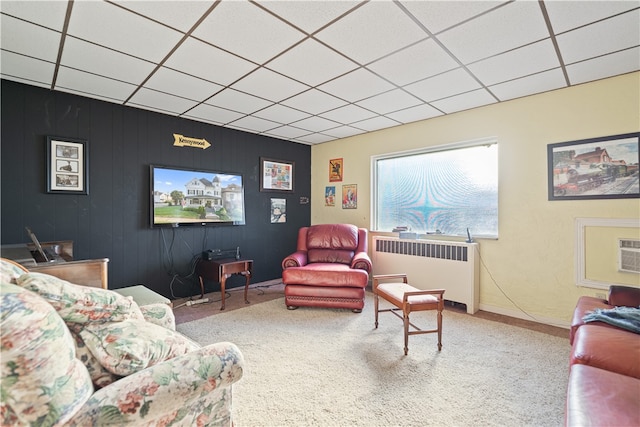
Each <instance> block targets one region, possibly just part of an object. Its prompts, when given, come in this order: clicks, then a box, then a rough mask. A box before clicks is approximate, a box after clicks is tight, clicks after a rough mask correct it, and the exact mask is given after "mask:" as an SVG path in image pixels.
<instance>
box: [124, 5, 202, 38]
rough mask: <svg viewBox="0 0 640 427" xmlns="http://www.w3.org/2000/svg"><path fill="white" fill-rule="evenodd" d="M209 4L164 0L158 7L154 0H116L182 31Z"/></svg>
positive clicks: (191, 23) (189, 27)
mask: <svg viewBox="0 0 640 427" xmlns="http://www.w3.org/2000/svg"><path fill="white" fill-rule="evenodd" d="M211 4H212V2H206V1H200V0H198V1H188V0H179V1H173V0H164V1H162V7H158V2H155V1H140V0H135V1H129V0H125V1H122V0H120V1H118V5H120V6H122V7H126V8H127V9H129V10H133V11H135V12H137V13H139V14H141V15H144V16H148V17H149V18H151V19H154V20H156V21H158V22H162V23H163V24H165V25H168V26H170V27H172V28H175V29H178V30H180V31H182V32H183V33H186V32H187V31H189V30H190V29H191V27H193V25H194V24H195V23H196V22H197V21H198V19H200V17H201V16H202V15H203V14H204V13H205V12H206V11H207V9H209V7H211Z"/></svg>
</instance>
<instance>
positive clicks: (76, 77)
mask: <svg viewBox="0 0 640 427" xmlns="http://www.w3.org/2000/svg"><path fill="white" fill-rule="evenodd" d="M55 89H56V90H61V91H63V92H72V93H76V94H79V95H83V96H89V97H91V98H99V99H103V100H107V101H110V102H117V103H122V102H124V101H125V100H126V99H127V98H128V97H129V96H130V95H131V94H132V93H133V91H134V90H136V86H135V85H132V84H129V83H124V82H121V81H118V80H113V79H108V78H106V77H102V76H98V75H95V74H91V73H84V72H82V71H78V70H74V69H73V68H67V67H60V69H59V70H58V78H57V80H56V87H55Z"/></svg>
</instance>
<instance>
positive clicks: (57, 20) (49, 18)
mask: <svg viewBox="0 0 640 427" xmlns="http://www.w3.org/2000/svg"><path fill="white" fill-rule="evenodd" d="M0 11H1V12H2V13H3V14H7V15H11V16H14V17H16V18H20V19H24V20H26V21H29V22H33V23H35V24H38V25H42V26H44V27H47V28H49V29H52V30H55V31H59V32H61V31H62V29H63V27H64V17H65V16H66V14H67V2H65V1H24V0H21V1H6V0H2V1H0ZM3 25H4V22H3Z"/></svg>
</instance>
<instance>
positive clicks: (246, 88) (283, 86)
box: [233, 68, 308, 102]
mask: <svg viewBox="0 0 640 427" xmlns="http://www.w3.org/2000/svg"><path fill="white" fill-rule="evenodd" d="M233 88H234V89H238V90H239V91H242V92H246V93H252V94H254V95H256V96H259V97H261V98H265V99H268V100H270V101H273V102H280V101H281V100H283V99H286V98H289V97H291V96H293V95H295V94H297V93H300V92H302V91H304V90H306V89H308V86H306V85H303V84H302V83H299V82H296V81H295V80H291V79H290V78H288V77H285V76H282V75H280V74H278V73H274V72H273V71H270V70H267V69H264V68H259V69H258V70H256V71H254V72H253V73H251V74H249V75H248V76H247V77H245V78H243V79H242V80H240V81H238V82H237V83H235V84H234V85H233Z"/></svg>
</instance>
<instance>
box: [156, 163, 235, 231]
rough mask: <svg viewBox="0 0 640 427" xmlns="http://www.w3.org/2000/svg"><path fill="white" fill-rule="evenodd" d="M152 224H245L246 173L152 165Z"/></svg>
mask: <svg viewBox="0 0 640 427" xmlns="http://www.w3.org/2000/svg"><path fill="white" fill-rule="evenodd" d="M150 170H151V209H150V211H151V227H182V226H206V225H244V223H245V216H244V212H245V206H244V186H243V181H242V174H239V173H231V172H221V171H215V170H205V169H190V168H183V167H173V166H160V165H151V166H150Z"/></svg>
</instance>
